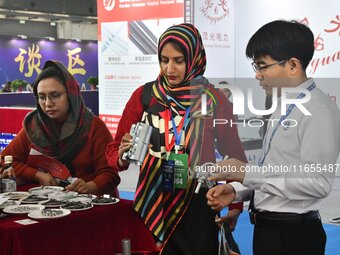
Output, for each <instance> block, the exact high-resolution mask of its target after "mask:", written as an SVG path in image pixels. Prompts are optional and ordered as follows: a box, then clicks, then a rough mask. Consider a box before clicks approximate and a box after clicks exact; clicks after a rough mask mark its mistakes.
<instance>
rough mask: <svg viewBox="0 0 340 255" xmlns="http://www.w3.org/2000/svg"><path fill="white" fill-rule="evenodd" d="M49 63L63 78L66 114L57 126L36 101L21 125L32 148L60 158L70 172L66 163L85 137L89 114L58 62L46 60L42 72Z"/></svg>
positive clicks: (90, 118)
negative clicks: (66, 100) (67, 102)
mask: <svg viewBox="0 0 340 255" xmlns="http://www.w3.org/2000/svg"><path fill="white" fill-rule="evenodd" d="M52 66H54V67H56V68H57V69H58V70H60V72H58V73H56V77H58V78H59V79H60V80H61V81H64V82H65V83H64V85H65V88H66V92H67V97H68V100H69V110H68V116H67V118H66V120H65V122H64V123H63V124H62V127H61V129H60V128H59V127H58V125H57V124H56V123H55V122H54V121H53V120H52V119H50V118H49V117H48V116H47V115H46V114H45V113H44V112H43V110H42V109H41V107H40V105H39V103H37V109H36V110H34V111H32V112H31V113H29V114H28V115H27V116H26V118H25V120H24V128H25V130H26V133H27V135H28V137H29V139H30V141H31V143H32V144H33V147H34V149H36V150H37V151H39V152H41V153H42V154H44V155H47V156H51V157H54V158H56V159H58V160H59V161H61V162H63V163H64V164H66V165H67V166H68V167H69V168H70V171H71V173H72V167H71V165H70V163H71V161H72V160H73V159H74V157H75V156H76V154H77V153H78V152H79V151H80V150H81V148H82V146H83V145H84V144H85V142H86V140H87V134H88V131H89V129H90V127H91V124H92V119H93V114H92V113H91V112H90V111H89V110H88V109H87V108H86V107H85V105H84V101H83V98H82V97H81V94H80V89H79V84H78V82H77V81H76V80H75V79H74V77H73V76H72V75H71V74H70V73H69V71H68V70H67V69H66V67H65V66H64V65H63V64H62V63H60V62H57V61H47V62H46V63H45V65H44V68H43V71H42V72H44V70H45V69H46V68H48V67H52ZM41 74H42V73H41ZM41 74H40V75H39V76H38V78H37V80H36V82H35V84H34V88H33V90H34V96H35V97H36V98H37V96H38V94H37V87H38V84H39V82H40V80H41V78H40V76H41ZM60 76H61V77H60Z"/></svg>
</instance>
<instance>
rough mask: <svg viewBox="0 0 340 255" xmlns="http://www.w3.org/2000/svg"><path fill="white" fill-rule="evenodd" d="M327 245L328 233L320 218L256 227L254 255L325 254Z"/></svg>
mask: <svg viewBox="0 0 340 255" xmlns="http://www.w3.org/2000/svg"><path fill="white" fill-rule="evenodd" d="M325 245H326V233H325V231H324V229H323V226H322V223H321V220H319V219H313V220H309V221H305V222H301V223H296V224H284V225H282V224H281V225H275V224H270V225H255V228H254V238H253V251H254V255H324V254H325Z"/></svg>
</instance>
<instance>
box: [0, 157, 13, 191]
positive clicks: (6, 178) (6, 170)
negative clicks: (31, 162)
mask: <svg viewBox="0 0 340 255" xmlns="http://www.w3.org/2000/svg"><path fill="white" fill-rule="evenodd" d="M1 175H2V178H1V179H2V184H1V187H2V188H1V189H2V192H13V191H16V190H17V183H16V181H15V173H14V168H13V156H12V155H7V156H5V161H4V163H3V165H2V171H1Z"/></svg>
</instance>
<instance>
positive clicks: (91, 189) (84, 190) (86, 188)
mask: <svg viewBox="0 0 340 255" xmlns="http://www.w3.org/2000/svg"><path fill="white" fill-rule="evenodd" d="M65 189H66V190H68V191H75V192H78V193H80V194H97V192H98V187H97V184H95V183H94V182H93V181H89V182H85V181H84V180H83V179H77V180H75V181H74V182H72V183H71V184H70V185H68V186H66V188H65Z"/></svg>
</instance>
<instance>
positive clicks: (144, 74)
mask: <svg viewBox="0 0 340 255" xmlns="http://www.w3.org/2000/svg"><path fill="white" fill-rule="evenodd" d="M183 6H184V4H183V0H172V1H169V0H167V1H165V0H164V1H162V0H159V1H155V0H138V1H136V0H130V1H98V33H99V35H98V38H99V42H98V66H99V82H100V84H99V87H100V90H99V99H100V100H99V115H100V117H101V119H102V120H103V121H104V122H105V123H106V125H107V126H108V128H109V129H110V132H111V133H112V134H113V135H114V134H115V133H116V129H117V126H118V122H119V120H120V117H121V114H122V112H123V110H124V107H125V104H126V103H127V102H128V100H129V98H130V96H131V95H132V93H133V91H134V90H135V89H136V88H138V87H139V86H141V85H143V84H145V83H146V82H148V81H151V80H155V79H156V78H157V76H158V74H159V64H158V57H157V43H158V38H159V36H160V35H161V34H162V33H163V32H164V30H165V29H166V28H168V27H170V26H172V25H174V24H178V23H182V22H183V20H184V18H183V12H184V7H183Z"/></svg>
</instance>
